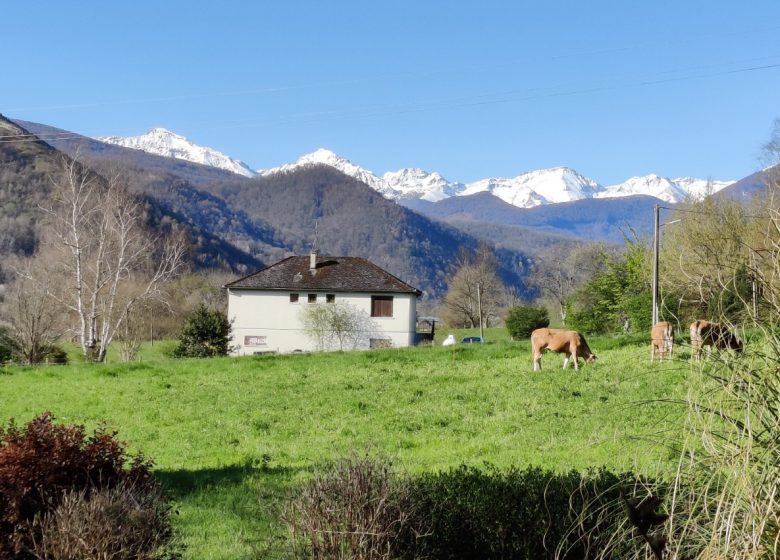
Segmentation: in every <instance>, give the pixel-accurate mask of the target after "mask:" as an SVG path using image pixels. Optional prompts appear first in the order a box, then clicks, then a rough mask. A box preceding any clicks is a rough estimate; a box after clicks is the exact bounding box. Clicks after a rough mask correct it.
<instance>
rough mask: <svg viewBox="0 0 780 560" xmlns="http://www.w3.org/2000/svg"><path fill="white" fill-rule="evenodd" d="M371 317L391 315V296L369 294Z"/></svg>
mask: <svg viewBox="0 0 780 560" xmlns="http://www.w3.org/2000/svg"><path fill="white" fill-rule="evenodd" d="M371 316H372V317H392V316H393V296H371Z"/></svg>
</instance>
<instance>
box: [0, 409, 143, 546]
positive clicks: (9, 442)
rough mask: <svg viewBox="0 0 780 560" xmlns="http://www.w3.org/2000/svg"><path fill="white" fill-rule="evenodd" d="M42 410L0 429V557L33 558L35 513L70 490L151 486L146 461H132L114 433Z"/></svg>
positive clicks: (40, 513) (52, 505)
mask: <svg viewBox="0 0 780 560" xmlns="http://www.w3.org/2000/svg"><path fill="white" fill-rule="evenodd" d="M52 420H53V417H52V415H51V414H50V413H48V412H47V413H44V414H41V415H40V416H38V417H37V418H34V419H33V420H31V421H30V422H29V423H28V424H27V425H26V426H24V427H23V428H20V427H18V426H16V425H15V424H14V423H13V422H12V423H11V425H10V426H9V427H8V428H7V429H2V428H0V558H14V559H26V558H32V557H33V556H32V554H31V552H30V548H31V545H32V542H33V541H34V540H35V534H34V533H35V531H37V530H38V529H36V525H35V524H34V523H33V521H34V520H35V519H36V517H43V516H44V515H45V514H46V513H48V512H50V511H53V510H54V509H55V508H56V507H57V506H58V505H59V503H60V501H61V500H62V499H63V496H64V495H65V494H66V493H67V492H69V491H74V490H75V491H83V492H85V493H86V494H87V495H89V493H91V492H92V491H95V490H103V489H110V488H114V487H116V486H117V485H118V484H120V483H121V482H132V483H134V484H140V485H144V484H148V485H154V481H153V480H152V479H151V473H150V469H151V462H149V461H148V460H146V459H144V458H143V457H142V456H139V457H136V458H134V459H132V460H130V458H129V457H128V456H127V452H126V450H125V444H124V443H122V442H120V441H118V440H117V439H116V432H109V431H106V430H105V429H98V430H96V431H95V432H94V434H92V435H87V433H86V430H85V428H84V426H63V425H56V424H54V423H53V422H52Z"/></svg>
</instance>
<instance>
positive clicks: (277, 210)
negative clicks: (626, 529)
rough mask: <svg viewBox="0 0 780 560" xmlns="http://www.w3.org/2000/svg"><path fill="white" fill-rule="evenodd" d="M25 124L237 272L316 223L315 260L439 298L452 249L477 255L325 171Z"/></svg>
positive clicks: (512, 255) (513, 262) (504, 264)
mask: <svg viewBox="0 0 780 560" xmlns="http://www.w3.org/2000/svg"><path fill="white" fill-rule="evenodd" d="M25 124H26V125H27V126H29V127H30V128H31V129H32V130H34V131H36V132H38V133H40V134H41V135H42V137H43V138H45V139H46V140H47V142H50V143H51V144H52V145H54V146H56V147H57V148H58V149H61V150H63V151H65V152H66V153H68V154H69V155H71V156H73V157H77V158H78V159H79V160H80V161H82V162H84V163H85V164H87V165H89V166H90V167H92V168H94V169H96V170H98V171H100V172H102V173H106V174H107V173H115V172H117V171H121V173H122V174H123V175H124V176H125V177H126V178H127V182H128V184H129V186H130V188H131V189H132V190H133V191H135V192H137V193H139V194H142V195H143V196H145V197H146V198H147V199H148V201H149V204H150V205H152V207H153V208H155V211H156V213H159V214H160V215H161V216H162V215H165V216H169V217H171V218H172V219H176V220H178V221H182V222H185V223H188V224H189V225H190V226H191V227H192V228H193V231H195V232H197V233H198V237H197V238H198V239H199V240H200V245H201V246H202V247H204V248H206V249H208V250H209V251H208V252H209V255H208V257H207V258H206V257H203V256H202V257H200V262H204V261H205V262H210V263H213V264H215V265H224V264H230V265H231V266H232V267H233V268H234V269H237V268H241V267H243V268H246V266H247V265H248V264H249V265H250V266H251V264H250V263H248V261H247V259H246V255H245V254H244V253H243V252H242V251H245V252H247V253H249V254H251V255H252V257H254V260H253V262H254V263H255V264H257V263H258V262H259V261H261V262H264V263H269V262H273V261H275V260H278V259H281V258H283V257H284V256H285V255H286V254H289V253H291V252H295V253H303V252H306V251H308V250H309V249H310V247H311V244H312V243H313V241H314V230H315V223H317V224H318V226H317V227H318V231H319V233H318V239H317V242H318V247H319V249H320V250H321V252H322V253H324V254H332V255H353V256H362V257H367V258H369V259H371V260H372V261H374V262H376V263H377V264H378V265H380V266H382V267H384V268H386V269H387V270H389V271H390V272H392V273H393V274H395V275H397V276H399V277H400V278H403V279H404V280H406V281H408V282H410V283H411V284H413V285H415V286H416V287H419V288H420V289H422V290H423V291H425V292H426V293H427V294H429V295H430V296H433V297H438V296H441V295H443V293H444V292H445V291H446V288H447V281H448V279H449V277H450V276H451V274H452V272H453V271H452V266H453V263H454V260H455V256H456V255H457V253H458V251H459V249H460V248H461V247H463V248H466V249H469V250H474V249H476V247H477V245H478V243H479V240H478V239H477V238H476V237H474V236H472V235H469V234H466V233H463V232H461V231H459V230H457V229H455V228H454V227H451V226H448V225H445V224H442V223H439V222H436V221H433V220H431V219H429V218H426V217H424V216H422V215H420V214H417V213H415V212H413V211H411V210H409V209H407V208H404V207H401V206H399V205H397V204H396V203H394V202H392V201H390V200H387V199H385V198H383V197H382V196H381V195H379V194H378V193H377V192H376V191H374V190H373V189H371V188H370V187H368V186H367V185H365V184H364V183H361V182H360V181H357V180H356V179H353V178H351V177H348V176H346V175H344V174H342V173H340V172H338V171H336V170H335V169H333V168H330V167H327V166H310V167H305V168H302V169H298V170H296V171H295V172H292V173H282V174H276V175H273V176H269V177H261V178H256V179H248V178H246V177H242V176H239V175H236V174H233V173H229V172H226V171H221V170H217V169H213V168H209V167H206V166H202V165H198V164H194V163H189V162H184V161H181V160H175V159H171V158H164V157H160V156H154V155H150V154H145V153H143V152H139V151H138V150H132V149H128V148H121V147H118V146H109V145H106V144H103V143H102V142H98V141H96V140H92V139H89V138H86V137H83V136H79V135H75V134H70V133H67V132H66V131H61V130H58V129H52V128H51V127H46V126H44V125H37V124H34V123H25ZM42 145H43V146H45V144H42ZM48 149H49V150H51V148H48ZM52 152H54V151H53V150H52ZM54 153H56V152H54ZM152 214H154V213H152ZM205 232H208V235H210V236H211V238H209V239H210V240H211V241H216V240H219V242H220V243H223V245H222V247H221V254H219V256H218V255H217V254H215V253H214V251H213V250H212V249H215V247H214V246H210V245H209V243H207V242H206V241H207V240H206V238H204V237H203V236H204V235H206V233H205ZM211 245H213V243H212V244H211ZM234 251H235V253H234ZM217 253H220V251H219V250H218V251H217ZM242 255H243V258H242ZM496 255H497V257H498V264H499V274H500V275H501V276H502V278H503V279H504V281H505V282H507V283H508V284H509V285H511V286H513V287H515V288H516V289H517V290H518V293H520V294H523V293H524V292H525V286H524V283H523V276H524V274H525V273H526V272H527V270H528V266H529V260H528V258H527V257H526V256H525V255H524V254H522V253H519V252H517V251H515V250H513V249H511V248H507V247H506V246H505V248H503V249H501V250H499V251H497V253H496ZM237 265H238V266H237Z"/></svg>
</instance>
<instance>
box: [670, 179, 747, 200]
mask: <svg viewBox="0 0 780 560" xmlns="http://www.w3.org/2000/svg"><path fill="white" fill-rule="evenodd" d="M672 181H673V182H674V183H676V184H677V185H679V186H680V187H682V188H683V189H684V190H685V191H686V192H688V193H689V194H691V195H692V196H693V197H694V198H701V197H703V196H705V195H708V194H714V193H716V192H718V191H721V190H723V189H725V188H726V187H728V186H729V185H733V184H734V181H712V180H710V179H696V178H694V177H678V178H677V179H672Z"/></svg>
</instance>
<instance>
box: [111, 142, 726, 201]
mask: <svg viewBox="0 0 780 560" xmlns="http://www.w3.org/2000/svg"><path fill="white" fill-rule="evenodd" d="M98 140H101V141H103V142H108V143H110V144H116V145H118V146H124V147H127V148H135V149H138V150H143V151H145V152H148V153H152V154H156V155H161V156H165V157H172V158H178V159H183V160H187V161H191V162H195V163H200V164H203V165H209V166H212V167H217V168H220V169H225V170H227V171H231V172H233V173H238V174H240V175H244V176H246V177H254V176H255V175H256V174H260V175H264V176H265V175H270V174H273V173H280V172H287V171H292V170H294V169H297V168H299V167H301V166H305V165H314V164H324V165H329V166H331V167H334V168H336V169H338V170H339V171H341V172H342V173H344V174H346V175H349V176H350V177H354V178H355V179H357V180H359V181H362V182H364V183H366V184H367V185H368V186H370V187H371V188H373V189H374V190H376V191H377V192H379V193H380V194H382V195H383V196H385V197H386V198H389V199H391V200H410V199H412V200H413V199H420V200H425V201H429V202H438V201H440V200H444V199H445V198H449V197H451V196H462V195H469V194H475V193H478V192H489V193H492V194H493V195H495V196H497V197H498V198H500V199H501V200H503V201H505V202H507V203H509V204H512V205H514V206H518V207H520V208H530V207H533V206H539V205H541V204H554V203H558V202H570V201H573V200H580V199H583V198H614V197H622V196H632V195H640V194H643V195H650V196H654V197H656V198H660V199H661V200H664V201H666V202H679V201H681V200H683V199H684V198H685V197H686V196H688V195H689V194H690V195H691V196H694V197H701V196H704V195H705V194H707V193H708V192H712V193H715V192H718V191H719V190H721V189H723V188H724V187H727V186H728V185H730V184H732V182H733V181H707V180H704V179H696V178H692V177H680V178H677V179H668V178H666V177H659V176H658V175H655V174H651V175H645V176H642V177H631V178H630V179H628V180H626V181H624V182H623V183H620V184H618V185H611V186H608V187H603V186H601V185H599V184H598V183H597V182H596V181H594V180H592V179H589V178H588V177H585V176H583V175H580V174H579V173H577V172H576V171H574V170H573V169H570V168H568V167H553V168H550V169H539V170H536V171H529V172H527V173H522V174H520V175H518V176H517V177H509V178H502V177H492V178H487V179H480V180H478V181H474V182H472V183H468V184H463V183H460V182H457V181H449V180H447V179H445V178H444V177H442V176H441V174H439V173H437V172H435V171H434V172H430V171H425V170H423V169H420V168H416V167H415V168H406V169H400V170H398V171H388V172H387V173H385V174H384V175H382V176H381V177H380V176H377V175H376V174H374V173H373V172H371V171H369V170H368V169H365V168H363V167H360V166H359V165H356V164H354V163H352V162H351V161H349V160H348V159H346V158H343V157H341V156H339V155H338V154H336V153H334V152H332V151H330V150H327V149H324V148H320V149H318V150H316V151H314V152H312V153H310V154H306V155H303V156H301V157H300V158H298V159H297V160H296V161H295V162H294V163H288V164H285V165H281V166H279V167H274V168H272V169H261V170H258V171H257V172H255V171H252V169H250V168H249V166H248V165H246V164H245V163H243V162H241V161H239V160H237V159H234V158H231V157H229V156H227V155H225V154H223V153H221V152H218V151H216V150H214V149H212V148H206V147H202V146H198V145H196V144H193V143H192V142H190V141H189V140H187V139H186V138H184V137H183V136H180V135H178V134H175V133H173V132H170V131H169V130H166V129H164V128H154V129H152V130H150V131H149V132H147V133H146V134H142V135H140V136H131V137H126V138H123V137H119V136H108V137H101V138H98Z"/></svg>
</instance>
